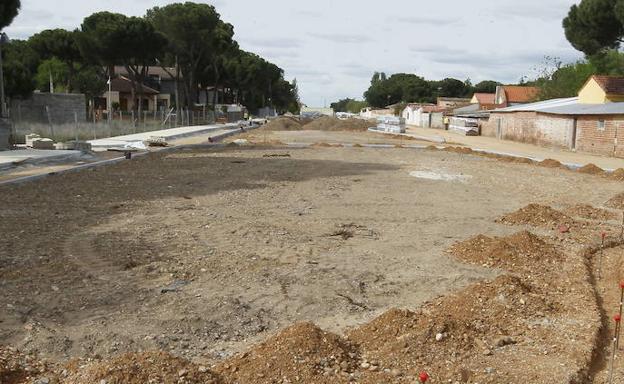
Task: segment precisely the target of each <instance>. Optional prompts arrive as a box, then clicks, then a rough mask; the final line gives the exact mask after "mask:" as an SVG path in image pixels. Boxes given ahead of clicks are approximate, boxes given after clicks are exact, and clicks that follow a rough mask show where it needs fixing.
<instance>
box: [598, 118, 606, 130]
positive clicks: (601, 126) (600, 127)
mask: <svg viewBox="0 0 624 384" xmlns="http://www.w3.org/2000/svg"><path fill="white" fill-rule="evenodd" d="M598 130H599V131H604V130H605V121H604V120H598Z"/></svg>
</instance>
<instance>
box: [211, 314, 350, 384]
mask: <svg viewBox="0 0 624 384" xmlns="http://www.w3.org/2000/svg"><path fill="white" fill-rule="evenodd" d="M357 367H358V352H357V350H356V349H355V348H354V347H353V346H352V345H351V344H349V343H348V342H346V341H345V340H343V339H342V338H341V337H340V336H338V335H335V334H333V333H329V332H325V331H323V330H322V329H320V328H318V327H317V326H315V325H314V324H312V323H299V324H295V325H293V326H291V327H289V328H286V329H284V330H283V331H281V332H280V333H278V334H277V335H275V336H273V337H271V338H269V339H268V340H266V341H265V342H263V343H261V344H260V345H258V346H256V347H254V348H253V349H251V350H250V351H249V352H245V353H243V354H241V355H237V356H234V357H232V358H230V359H228V360H226V361H224V362H222V363H220V364H219V365H217V366H216V368H215V371H216V372H219V373H220V374H221V375H222V376H223V377H227V382H232V383H337V382H345V383H346V382H349V376H350V374H351V373H353V372H354V371H356V369H357Z"/></svg>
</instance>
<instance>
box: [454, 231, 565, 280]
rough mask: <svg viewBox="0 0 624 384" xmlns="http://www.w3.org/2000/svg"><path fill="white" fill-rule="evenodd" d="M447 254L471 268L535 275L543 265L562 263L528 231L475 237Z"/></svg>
mask: <svg viewBox="0 0 624 384" xmlns="http://www.w3.org/2000/svg"><path fill="white" fill-rule="evenodd" d="M449 253H451V254H452V255H453V256H455V257H457V258H458V259H460V260H462V261H465V262H468V263H472V264H477V265H483V266H487V267H495V268H503V269H507V270H510V271H519V270H524V271H535V272H537V273H539V272H543V271H544V265H545V264H553V263H558V262H560V261H561V260H563V255H561V253H560V252H558V251H557V250H556V249H555V247H554V246H552V245H551V244H548V243H546V242H545V241H544V240H543V239H542V238H541V237H539V236H537V235H534V234H532V233H530V232H528V231H522V232H518V233H516V234H513V235H511V236H506V237H488V236H485V235H478V236H475V237H473V238H471V239H468V240H465V241H462V242H458V243H456V244H454V245H453V246H452V247H451V248H450V250H449Z"/></svg>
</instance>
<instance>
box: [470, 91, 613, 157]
mask: <svg viewBox="0 0 624 384" xmlns="http://www.w3.org/2000/svg"><path fill="white" fill-rule="evenodd" d="M481 134H482V135H483V136H492V137H497V138H499V139H503V140H512V141H518V142H523V143H530V144H537V145H542V146H554V147H559V148H566V149H573V150H578V151H584V152H592V153H598V154H602V155H607V156H624V139H622V138H624V103H622V102H616V103H606V104H582V103H580V102H579V99H578V98H577V97H573V98H567V99H554V100H548V101H542V102H538V103H532V104H525V105H521V106H515V107H509V108H503V109H497V110H495V111H492V112H491V113H490V118H489V120H488V121H487V123H485V124H483V125H482V128H481ZM618 136H619V137H620V141H619V143H618V139H617V138H618Z"/></svg>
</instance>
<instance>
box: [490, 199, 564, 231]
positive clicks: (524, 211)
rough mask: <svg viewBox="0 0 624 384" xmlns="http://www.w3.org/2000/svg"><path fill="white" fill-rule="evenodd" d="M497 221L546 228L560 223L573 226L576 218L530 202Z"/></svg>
mask: <svg viewBox="0 0 624 384" xmlns="http://www.w3.org/2000/svg"><path fill="white" fill-rule="evenodd" d="M496 221H497V222H498V223H503V224H509V225H532V226H535V227H544V228H553V227H555V226H558V225H567V226H571V225H572V224H574V220H572V218H570V217H569V216H567V215H566V214H564V213H562V212H559V211H557V210H556V209H553V208H551V207H549V206H546V205H540V204H529V205H527V206H526V207H524V208H520V209H519V210H517V211H515V212H512V213H508V214H506V215H504V216H503V217H501V218H500V219H498V220H496Z"/></svg>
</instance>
